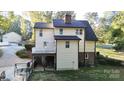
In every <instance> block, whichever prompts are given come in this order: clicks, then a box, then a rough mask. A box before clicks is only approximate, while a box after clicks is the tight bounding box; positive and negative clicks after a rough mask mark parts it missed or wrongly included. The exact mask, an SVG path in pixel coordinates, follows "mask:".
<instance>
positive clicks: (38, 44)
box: [32, 15, 97, 70]
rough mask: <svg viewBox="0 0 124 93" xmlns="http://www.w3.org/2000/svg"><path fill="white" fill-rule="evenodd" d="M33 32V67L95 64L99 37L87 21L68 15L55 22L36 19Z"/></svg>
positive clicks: (70, 68) (67, 67)
mask: <svg viewBox="0 0 124 93" xmlns="http://www.w3.org/2000/svg"><path fill="white" fill-rule="evenodd" d="M34 32H35V47H34V48H33V49H32V55H33V63H34V67H36V66H40V65H41V66H43V65H44V64H45V66H47V67H49V66H51V67H54V68H55V69H56V70H77V69H78V68H79V65H84V64H85V65H90V66H94V63H95V52H96V41H97V37H96V35H95V34H94V31H93V30H92V28H91V26H90V24H89V22H88V21H86V20H72V19H71V15H66V16H65V20H62V19H54V20H53V23H52V24H48V23H43V22H37V23H35V25H34Z"/></svg>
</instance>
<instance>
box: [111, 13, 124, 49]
mask: <svg viewBox="0 0 124 93" xmlns="http://www.w3.org/2000/svg"><path fill="white" fill-rule="evenodd" d="M123 20H124V11H119V12H117V14H116V15H115V16H114V17H113V20H112V24H111V39H110V40H111V42H112V43H114V44H115V49H116V50H122V49H123V50H124V37H123V36H124V21H123Z"/></svg>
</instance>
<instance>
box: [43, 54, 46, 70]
mask: <svg viewBox="0 0 124 93" xmlns="http://www.w3.org/2000/svg"><path fill="white" fill-rule="evenodd" d="M45 57H46V56H44V55H42V64H43V68H44V71H45V67H46V60H45Z"/></svg>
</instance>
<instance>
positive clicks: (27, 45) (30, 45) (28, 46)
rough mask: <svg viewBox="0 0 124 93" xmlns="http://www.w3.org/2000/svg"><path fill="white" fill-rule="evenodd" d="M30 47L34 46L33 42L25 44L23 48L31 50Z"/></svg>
mask: <svg viewBox="0 0 124 93" xmlns="http://www.w3.org/2000/svg"><path fill="white" fill-rule="evenodd" d="M32 47H34V44H25V48H26V50H27V51H31V50H32Z"/></svg>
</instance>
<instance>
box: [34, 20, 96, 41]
mask: <svg viewBox="0 0 124 93" xmlns="http://www.w3.org/2000/svg"><path fill="white" fill-rule="evenodd" d="M54 27H63V28H84V29H85V39H86V40H87V41H97V40H98V39H97V37H96V35H95V33H94V31H93V29H92V28H91V26H90V24H89V22H88V21H86V20H72V23H71V24H67V23H65V22H64V20H62V19H54V20H53V24H48V23H44V22H36V23H35V25H34V28H38V29H42V28H48V29H49V28H54Z"/></svg>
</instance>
